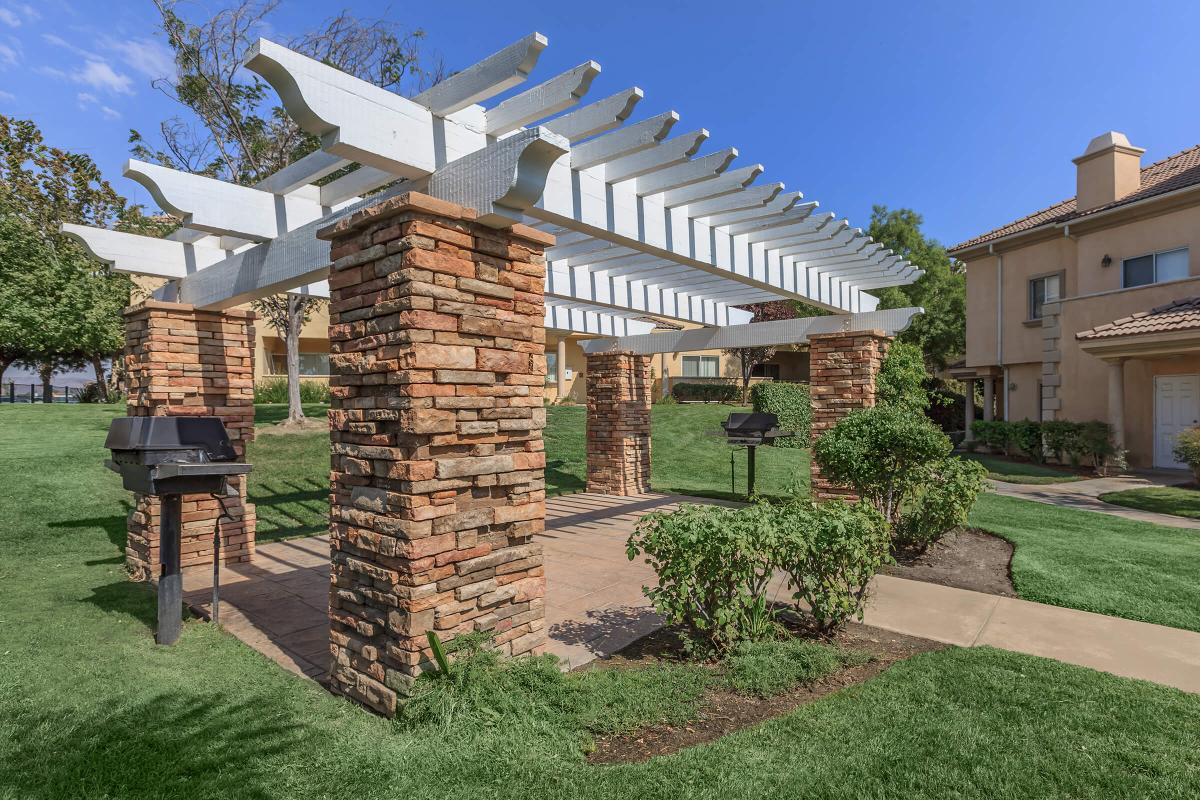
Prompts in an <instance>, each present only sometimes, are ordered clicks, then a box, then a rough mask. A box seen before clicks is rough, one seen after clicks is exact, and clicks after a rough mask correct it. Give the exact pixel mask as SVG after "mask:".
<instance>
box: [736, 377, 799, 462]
mask: <svg viewBox="0 0 1200 800" xmlns="http://www.w3.org/2000/svg"><path fill="white" fill-rule="evenodd" d="M750 400H751V402H753V403H754V410H755V411H757V412H759V413H764V414H774V415H775V416H777V417H779V428H780V430H785V431H794V432H795V434H796V435H795V436H788V437H786V438H783V439H776V440H774V442H772V444H774V445H775V446H776V447H808V434H809V429H810V428H811V426H812V397H811V395H809V392H808V384H806V383H781V382H778V381H764V382H762V383H756V384H754V386H753V387H751V389H750Z"/></svg>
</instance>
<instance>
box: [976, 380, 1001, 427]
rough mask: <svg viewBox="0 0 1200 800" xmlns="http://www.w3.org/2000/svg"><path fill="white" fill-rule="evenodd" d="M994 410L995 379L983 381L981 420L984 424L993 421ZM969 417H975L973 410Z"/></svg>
mask: <svg viewBox="0 0 1200 800" xmlns="http://www.w3.org/2000/svg"><path fill="white" fill-rule="evenodd" d="M972 405H973V404H972ZM995 409H996V379H995V378H984V379H983V419H984V421H985V422H991V421H992V420H993V419H995V413H996V411H995ZM971 416H975V410H974V409H972V410H971Z"/></svg>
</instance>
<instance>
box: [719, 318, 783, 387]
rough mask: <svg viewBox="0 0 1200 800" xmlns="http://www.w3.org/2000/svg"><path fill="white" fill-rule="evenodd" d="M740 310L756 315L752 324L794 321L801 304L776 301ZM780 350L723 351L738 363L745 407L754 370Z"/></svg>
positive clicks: (744, 348)
mask: <svg viewBox="0 0 1200 800" xmlns="http://www.w3.org/2000/svg"><path fill="white" fill-rule="evenodd" d="M739 308H741V309H743V310H745V311H749V312H751V313H752V314H753V315H754V316H752V317H751V318H750V321H751V322H771V321H774V320H780V319H794V318H795V317H796V315H797V311H798V310H799V308H800V304H799V303H795V302H792V301H791V300H774V301H771V302H767V303H751V304H750V305H745V306H739ZM778 349H779V348H777V347H730V348H727V349H725V350H722V351H721V352H723V353H725V355H727V356H729V357H730V358H736V359H737V361H738V368H739V369H738V374H739V375H740V376H741V381H742V404H743V405H744V404H745V403H746V393H747V391H749V388H750V376H751V374H752V373H753V372H754V368H755V367H756V366H758V365H759V364H762V363H765V362H767V361H770V360H771V359H772V358H774V357H775V353H776V352H777V351H778Z"/></svg>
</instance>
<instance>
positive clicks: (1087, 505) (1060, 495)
mask: <svg viewBox="0 0 1200 800" xmlns="http://www.w3.org/2000/svg"><path fill="white" fill-rule="evenodd" d="M1189 481H1190V476H1187V475H1178V476H1175V475H1166V474H1165V475H1162V476H1159V475H1157V474H1155V475H1151V476H1150V477H1139V476H1129V475H1122V476H1119V477H1115V478H1091V479H1089V480H1086V481H1070V482H1067V483H1042V484H1027V483H1005V482H1004V481H995V480H991V481H988V484H989V485H990V487H991V489H992V491H993V492H996V493H997V494H1003V495H1007V496H1009V497H1019V498H1021V499H1022V500H1035V501H1037V502H1039V503H1049V504H1050V505H1054V506H1062V507H1064V508H1077V509H1080V510H1081V511H1096V512H1099V513H1101V514H1108V515H1110V516H1114V517H1124V518H1125V519H1133V520H1138V521H1139V522H1153V523H1154V524H1155V525H1166V526H1167V527H1168V528H1192V529H1197V530H1200V520H1195V519H1188V518H1186V517H1175V516H1172V515H1170V514H1156V513H1154V512H1153V511H1139V510H1138V509H1136V508H1126V507H1124V506H1118V505H1114V504H1112V503H1105V502H1104V501H1103V500H1101V499H1100V495H1102V494H1108V493H1109V492H1123V491H1125V490H1127V489H1142V488H1145V487H1147V486H1171V485H1174V484H1180V483H1187V482H1189Z"/></svg>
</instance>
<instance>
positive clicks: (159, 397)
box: [125, 300, 255, 580]
mask: <svg viewBox="0 0 1200 800" xmlns="http://www.w3.org/2000/svg"><path fill="white" fill-rule="evenodd" d="M125 371H126V374H127V375H128V380H129V404H128V414H129V416H131V417H154V416H169V417H178V416H216V417H220V418H221V420H222V422H224V424H225V428H226V429H227V430H228V431H229V437H230V440H231V441H232V443H233V446H234V448H235V449H236V450H237V453H238V456H239V457H242V456H244V455H245V452H246V444H247V443H248V442H250V441H251V440H253V439H254V314H253V313H251V312H248V311H224V312H222V311H197V310H196V309H195V308H193V307H192V306H188V305H181V304H178V303H161V302H158V301H155V300H147V301H145V302H143V303H141V304H139V305H136V306H133V307H131V308H128V309H126V310H125ZM229 483H230V486H232V487H233V488H234V489H236V490H237V492H238V494H239V497H240V499H239V500H232V499H227V500H226V501H225V502H226V504H227V505H228V506H229V510H230V513H231V514H232V515H233V517H234V521H232V522H231V521H230V520H228V519H224V520H221V561H222V562H223V563H226V564H229V563H236V562H242V561H249V560H250V557H251V556H253V555H254V527H255V514H254V506H253V505H251V504H249V503H247V502H246V500H245V498H246V483H245V478H244V477H239V476H235V477H232V478H230V480H229ZM220 514H221V508H220V504H219V503H218V501H216V500H214V499H212V497H210V496H209V495H206V494H205V495H184V497H183V537H182V551H181V554H182V566H184V567H190V566H195V565H198V564H211V563H212V556H213V547H212V545H213V539H212V537H213V526H214V525H215V523H216V520H217V518H218V517H219V516H220ZM158 544H159V503H158V500H157V499H155V498H150V497H146V496H144V495H138V496H137V497H136V500H135V504H134V509H133V511H132V512H130V514H129V521H128V542H127V545H126V549H125V556H126V564H127V565H128V568H129V572H130V575H131V576H132V577H133V578H134V579H135V580H150V579H153V578H154V577H156V573H157V570H158V564H159V560H158Z"/></svg>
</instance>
